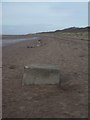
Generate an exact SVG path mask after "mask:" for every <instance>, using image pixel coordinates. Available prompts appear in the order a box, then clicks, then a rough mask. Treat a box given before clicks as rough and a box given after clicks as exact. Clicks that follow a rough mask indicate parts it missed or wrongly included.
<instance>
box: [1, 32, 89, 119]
mask: <svg viewBox="0 0 90 120" xmlns="http://www.w3.org/2000/svg"><path fill="white" fill-rule="evenodd" d="M83 35H84V33H83V32H82V33H80V34H79V33H77V34H76V33H71V32H70V33H62V34H60V33H57V34H56V33H55V34H53V33H50V34H49V33H42V34H35V35H33V36H35V37H39V39H40V41H41V44H40V46H38V45H37V44H38V40H30V41H23V42H19V43H16V44H13V45H10V46H4V47H3V48H2V60H3V64H2V67H3V68H2V74H3V76H2V77H3V78H2V85H3V88H2V90H3V96H2V99H3V103H2V108H3V109H2V110H3V113H2V115H3V118H87V117H88V40H87V39H86V37H87V36H83ZM29 37H30V36H29V35H28V38H29ZM30 64H57V65H58V66H59V67H60V74H61V78H60V80H61V85H60V86H59V85H29V86H22V76H23V73H24V66H25V65H30Z"/></svg>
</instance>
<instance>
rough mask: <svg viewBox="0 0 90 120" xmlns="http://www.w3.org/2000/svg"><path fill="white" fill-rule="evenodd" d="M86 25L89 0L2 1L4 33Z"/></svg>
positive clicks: (25, 32)
mask: <svg viewBox="0 0 90 120" xmlns="http://www.w3.org/2000/svg"><path fill="white" fill-rule="evenodd" d="M0 26H1V25H0ZM86 26H88V3H87V2H3V3H2V34H29V33H37V32H45V31H54V30H60V29H64V28H68V27H86Z"/></svg>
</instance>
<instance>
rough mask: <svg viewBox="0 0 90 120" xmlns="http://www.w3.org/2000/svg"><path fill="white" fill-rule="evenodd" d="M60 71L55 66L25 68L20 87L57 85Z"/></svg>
mask: <svg viewBox="0 0 90 120" xmlns="http://www.w3.org/2000/svg"><path fill="white" fill-rule="evenodd" d="M59 82H60V70H59V67H58V66H57V65H30V66H25V68H24V75H23V81H22V85H30V84H59Z"/></svg>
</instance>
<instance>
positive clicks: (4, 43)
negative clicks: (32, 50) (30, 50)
mask: <svg viewBox="0 0 90 120" xmlns="http://www.w3.org/2000/svg"><path fill="white" fill-rule="evenodd" d="M39 39H40V38H39V37H32V38H29V39H26V38H22V39H21V38H19V39H8V40H7V39H5V40H0V46H8V45H12V44H15V43H18V42H22V41H26V40H39Z"/></svg>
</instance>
